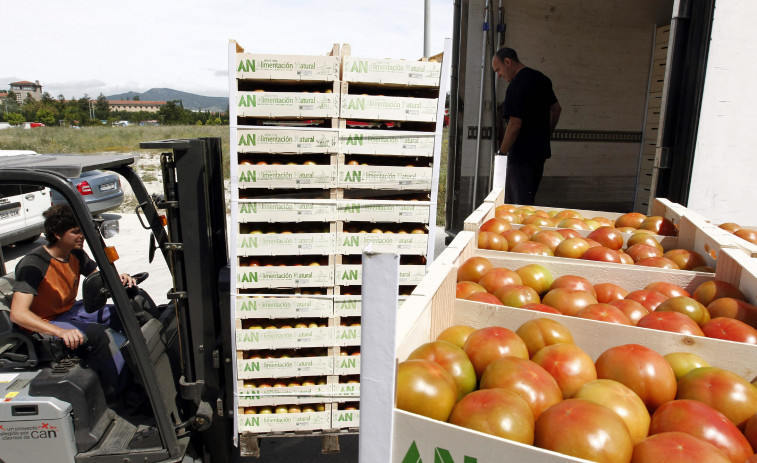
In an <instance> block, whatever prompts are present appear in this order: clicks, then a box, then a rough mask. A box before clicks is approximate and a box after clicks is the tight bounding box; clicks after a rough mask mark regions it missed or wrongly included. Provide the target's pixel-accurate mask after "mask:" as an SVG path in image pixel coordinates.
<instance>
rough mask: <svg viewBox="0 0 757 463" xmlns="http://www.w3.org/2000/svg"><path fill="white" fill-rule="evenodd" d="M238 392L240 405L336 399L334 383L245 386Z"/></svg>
mask: <svg viewBox="0 0 757 463" xmlns="http://www.w3.org/2000/svg"><path fill="white" fill-rule="evenodd" d="M237 393H238V394H239V406H240V407H263V406H268V405H282V404H312V403H326V402H332V401H333V400H334V385H333V384H323V385H320V386H319V385H314V386H293V387H265V388H259V387H243V388H240V389H239V390H238V391H237Z"/></svg>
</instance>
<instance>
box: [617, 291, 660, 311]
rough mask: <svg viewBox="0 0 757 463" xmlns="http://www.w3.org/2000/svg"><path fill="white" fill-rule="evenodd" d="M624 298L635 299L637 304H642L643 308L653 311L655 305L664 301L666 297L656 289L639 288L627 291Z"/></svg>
mask: <svg viewBox="0 0 757 463" xmlns="http://www.w3.org/2000/svg"><path fill="white" fill-rule="evenodd" d="M626 299H630V300H632V301H636V302H638V303H639V304H641V305H643V306H644V308H645V309H647V310H649V311H650V312H653V311H654V310H655V309H656V308H657V306H658V305H660V304H662V303H663V302H664V301H666V300H667V299H668V297H667V296H665V295H664V294H662V293H659V292H657V291H650V290H648V289H639V290H636V291H631V292H630V293H628V295H627V296H626Z"/></svg>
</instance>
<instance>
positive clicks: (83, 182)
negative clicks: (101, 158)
mask: <svg viewBox="0 0 757 463" xmlns="http://www.w3.org/2000/svg"><path fill="white" fill-rule="evenodd" d="M68 181H69V183H71V185H73V186H74V187H75V188H76V189H77V190H78V191H79V193H81V195H82V198H84V202H85V203H87V207H89V210H90V212H92V215H97V214H101V213H103V212H107V211H111V210H113V209H115V208H117V207H118V206H120V205H121V203H122V202H124V192H123V190H122V189H121V179H120V177H119V176H118V175H116V174H114V173H112V172H103V171H101V170H91V171H89V172H82V174H81V177H76V178H69V179H68ZM51 194H52V200H53V204H61V203H66V200H65V199H63V196H61V195H60V193H58V192H57V191H55V190H53V191H52V192H51Z"/></svg>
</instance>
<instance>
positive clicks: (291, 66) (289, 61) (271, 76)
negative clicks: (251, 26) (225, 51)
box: [235, 53, 339, 82]
mask: <svg viewBox="0 0 757 463" xmlns="http://www.w3.org/2000/svg"><path fill="white" fill-rule="evenodd" d="M235 67H236V70H237V79H246V80H296V81H299V80H307V81H329V82H330V81H335V80H339V56H304V55H264V54H259V53H237V55H236V66H235Z"/></svg>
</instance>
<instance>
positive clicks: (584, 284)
mask: <svg viewBox="0 0 757 463" xmlns="http://www.w3.org/2000/svg"><path fill="white" fill-rule="evenodd" d="M556 288H566V289H578V290H580V291H586V292H588V293H590V294H591V295H592V296H594V297H597V292H596V291H595V290H594V286H592V284H591V283H590V282H589V280H587V279H586V278H584V277H580V276H578V275H563V276H561V277H559V278H556V279H555V281H554V282H552V286H550V287H549V289H556Z"/></svg>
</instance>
